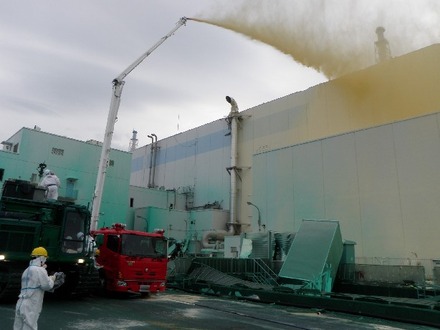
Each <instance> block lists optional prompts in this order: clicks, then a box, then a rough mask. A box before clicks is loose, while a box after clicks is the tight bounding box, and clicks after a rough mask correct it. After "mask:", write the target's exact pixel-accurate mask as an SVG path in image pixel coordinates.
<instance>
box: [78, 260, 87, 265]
mask: <svg viewBox="0 0 440 330" xmlns="http://www.w3.org/2000/svg"><path fill="white" fill-rule="evenodd" d="M85 262H86V261H85V260H84V259H78V261H77V263H78V264H83V263H85Z"/></svg>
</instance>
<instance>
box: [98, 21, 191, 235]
mask: <svg viewBox="0 0 440 330" xmlns="http://www.w3.org/2000/svg"><path fill="white" fill-rule="evenodd" d="M187 20H188V19H187V18H186V17H182V18H181V19H180V20H179V21H178V22H177V24H176V26H175V27H174V28H173V29H172V30H171V31H170V32H169V33H168V34H167V35H165V36H164V37H163V38H162V39H160V40H159V41H158V42H157V43H156V44H155V45H154V46H153V47H151V48H150V49H149V50H148V51H146V52H145V53H144V54H142V56H141V57H139V58H138V59H137V60H136V61H135V62H133V64H131V65H130V66H129V67H128V68H127V69H125V70H124V71H123V72H122V73H121V74H120V75H119V76H118V77H117V78H115V79H114V80H113V92H112V99H111V102H110V110H109V113H108V118H107V126H106V129H105V134H104V141H103V143H102V151H101V158H100V160H99V169H98V177H97V179H96V186H95V194H94V196H93V204H92V223H91V228H90V230H96V229H97V227H98V219H99V211H100V208H101V200H102V193H103V188H104V181H105V175H106V172H107V166H108V161H109V154H110V146H111V141H112V137H113V131H114V127H115V123H116V119H117V116H118V110H119V105H120V103H121V94H122V88H123V87H124V84H125V81H124V79H125V77H126V76H127V75H128V74H129V73H130V72H131V71H133V70H134V69H135V68H136V67H137V66H138V65H139V64H141V63H142V61H143V60H145V58H147V57H148V56H149V55H150V54H151V53H152V52H153V51H154V50H155V49H156V48H157V47H159V46H160V45H161V44H162V43H163V42H164V41H165V40H167V39H168V38H169V37H171V36H172V35H173V34H174V32H176V30H177V29H178V28H180V27H181V26H182V25H185V23H186V21H187Z"/></svg>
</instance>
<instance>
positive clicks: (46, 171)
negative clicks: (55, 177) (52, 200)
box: [43, 168, 50, 176]
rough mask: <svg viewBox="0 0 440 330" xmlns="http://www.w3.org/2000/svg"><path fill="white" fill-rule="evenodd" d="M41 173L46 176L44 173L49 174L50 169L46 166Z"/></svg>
mask: <svg viewBox="0 0 440 330" xmlns="http://www.w3.org/2000/svg"><path fill="white" fill-rule="evenodd" d="M43 174H44V175H45V176H46V175H49V174H50V170H49V169H48V168H46V169H45V170H44V172H43Z"/></svg>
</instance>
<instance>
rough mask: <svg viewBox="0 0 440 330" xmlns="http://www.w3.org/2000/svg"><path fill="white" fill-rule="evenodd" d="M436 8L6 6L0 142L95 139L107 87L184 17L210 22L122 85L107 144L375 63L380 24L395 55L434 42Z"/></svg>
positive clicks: (341, 4)
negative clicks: (18, 137) (43, 135)
mask: <svg viewBox="0 0 440 330" xmlns="http://www.w3.org/2000/svg"><path fill="white" fill-rule="evenodd" d="M355 3H356V5H355ZM439 3H440V1H437V0H406V1H405V0H389V1H380V0H356V1H354V0H298V1H294V0H244V1H240V0H203V1H200V0H185V1H183V0H160V1H158V0H127V1H121V0H75V1H74V0H71V1H67V0H65V1H62V0H38V1H31V0H28V1H26V0H14V1H2V2H1V3H0V70H1V74H0V86H1V88H0V113H1V118H0V140H1V141H3V140H6V139H8V138H9V137H10V136H12V135H13V134H14V133H15V132H17V131H18V130H19V129H20V128H22V127H29V128H33V127H34V126H35V125H37V126H39V127H40V128H41V129H42V131H46V132H49V133H53V134H58V135H62V136H67V137H71V138H74V139H78V140H84V141H85V140H89V139H94V140H99V141H102V140H103V136H104V131H105V127H106V122H107V115H108V111H109V106H110V98H111V89H112V80H113V79H114V78H116V77H117V76H118V75H119V74H120V73H121V72H122V71H123V70H125V69H126V68H127V67H128V66H129V65H130V64H132V63H133V62H134V61H135V60H136V59H137V58H138V57H139V56H140V55H142V54H143V53H144V52H146V51H147V50H148V49H150V48H151V47H152V46H153V45H154V44H156V42H158V41H159V40H160V39H161V38H162V37H163V36H164V35H166V34H167V33H168V32H170V31H171V29H173V28H174V27H175V25H176V23H177V22H178V21H179V19H180V18H181V17H183V16H185V17H195V18H201V19H206V20H208V22H210V23H213V24H206V23H201V22H197V21H192V20H190V21H188V22H187V24H186V26H183V27H181V28H180V29H178V30H177V32H176V33H175V35H174V36H172V37H171V38H169V39H168V40H166V41H165V42H164V43H163V44H162V45H161V46H160V47H159V48H157V49H156V50H155V51H154V52H153V53H152V54H151V55H150V56H149V57H147V59H145V61H144V62H143V63H142V64H141V65H140V66H139V67H137V68H136V69H135V70H134V71H133V72H132V73H130V74H129V75H128V76H127V77H126V78H125V82H126V83H125V86H124V90H123V93H122V101H121V106H120V108H119V113H118V121H117V123H116V125H115V132H114V137H113V142H112V147H113V148H118V149H122V150H127V149H128V146H129V141H130V138H131V135H132V131H133V130H137V131H138V139H139V146H142V145H145V144H147V143H149V142H150V139H149V138H148V137H147V135H148V134H151V133H155V134H156V135H157V136H158V138H159V139H163V138H165V137H168V136H171V135H174V134H177V133H180V132H183V131H186V130H189V129H191V128H194V127H197V126H200V125H203V124H206V123H209V122H212V121H214V120H217V119H220V118H223V117H225V116H226V115H227V114H228V113H229V110H230V107H229V105H228V104H227V103H226V101H225V96H226V95H230V96H232V97H234V98H235V100H236V101H237V103H238V106H239V108H240V110H246V109H249V108H252V107H254V106H257V105H259V104H262V103H265V102H269V101H271V100H273V99H276V98H279V97H282V96H285V95H288V94H291V93H294V92H297V91H301V90H305V89H307V88H308V87H310V86H314V85H317V84H319V83H321V82H324V81H327V79H328V78H327V77H326V76H325V75H324V74H322V73H320V72H318V71H319V70H321V71H323V72H325V73H326V75H327V76H335V75H338V74H341V73H346V72H347V71H350V70H353V69H358V68H361V67H365V66H368V65H372V64H374V40H375V38H376V35H375V33H374V30H375V27H377V26H379V25H384V26H385V27H386V30H387V31H386V37H387V38H388V40H389V41H390V44H391V46H392V47H391V48H392V52H393V55H395V56H398V55H401V54H402V53H405V52H408V51H412V50H415V49H418V48H421V47H424V46H428V45H430V44H432V43H435V42H439V39H440V37H439V36H440V29H439V26H440V19H439V15H440V14H439V13H440V7H439ZM384 4H385V5H384ZM384 6H385V7H384ZM214 24H216V25H214ZM402 35H405V38H406V40H411V42H402V40H398V39H399V38H400V37H401V36H402ZM260 40H261V41H260ZM393 42H394V43H393ZM393 46H394V49H393ZM323 55H326V56H327V57H326V56H323ZM354 59H358V60H357V61H354ZM308 66H309V67H308ZM336 68H337V69H336ZM331 78H332V77H331Z"/></svg>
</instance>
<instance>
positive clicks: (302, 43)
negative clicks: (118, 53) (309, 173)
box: [192, 0, 440, 78]
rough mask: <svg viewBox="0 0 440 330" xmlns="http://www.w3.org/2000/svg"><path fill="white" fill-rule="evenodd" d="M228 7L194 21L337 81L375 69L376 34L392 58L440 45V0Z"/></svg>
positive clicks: (256, 2) (288, 0) (250, 2)
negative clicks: (242, 38)
mask: <svg viewBox="0 0 440 330" xmlns="http://www.w3.org/2000/svg"><path fill="white" fill-rule="evenodd" d="M226 3H227V4H228V5H225V1H222V2H221V3H218V4H217V5H215V6H213V7H212V9H211V10H210V11H209V12H208V13H203V14H202V15H200V16H198V17H195V18H192V19H193V20H197V21H200V22H205V23H208V24H213V25H217V26H219V27H222V28H226V29H229V30H232V31H235V32H238V33H241V34H242V35H245V36H246V37H248V38H250V39H253V40H258V41H260V42H263V43H265V44H268V45H270V46H272V47H274V48H276V49H278V50H279V51H281V52H283V53H285V54H288V55H290V56H292V58H293V59H294V60H295V61H297V62H299V63H301V64H303V65H305V66H307V67H311V68H314V69H316V70H317V71H319V72H322V73H323V74H325V75H326V76H327V77H328V78H335V77H338V76H341V75H343V74H346V73H349V72H352V71H356V70H359V69H362V68H364V67H367V66H370V65H373V64H374V63H375V48H374V42H375V40H376V37H377V36H376V34H375V30H376V27H378V26H383V27H385V29H386V32H385V36H386V38H387V39H388V41H389V43H390V47H391V53H392V56H399V55H403V54H405V53H408V52H411V51H414V50H416V49H419V48H422V47H425V46H429V45H431V44H433V43H437V42H439V41H440V29H439V26H440V1H437V0H387V1H383V0H301V1H300V0H296V1H295V0H277V1H268V0H243V1H232V2H226Z"/></svg>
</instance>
